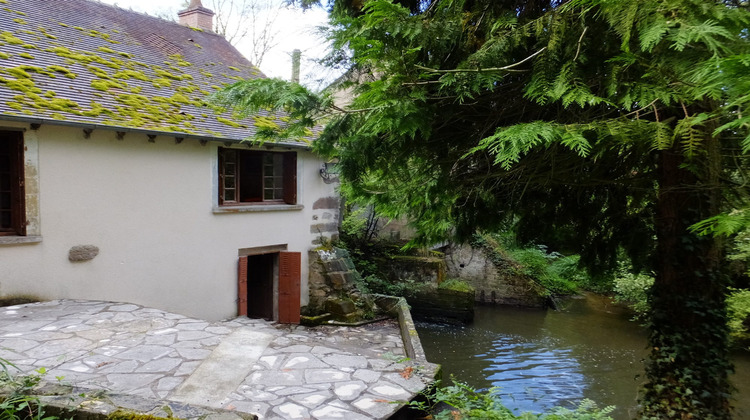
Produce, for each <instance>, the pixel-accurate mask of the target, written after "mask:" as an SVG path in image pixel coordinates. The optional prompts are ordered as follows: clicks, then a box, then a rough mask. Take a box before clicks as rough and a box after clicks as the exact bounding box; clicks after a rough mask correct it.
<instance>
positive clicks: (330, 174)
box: [320, 162, 339, 184]
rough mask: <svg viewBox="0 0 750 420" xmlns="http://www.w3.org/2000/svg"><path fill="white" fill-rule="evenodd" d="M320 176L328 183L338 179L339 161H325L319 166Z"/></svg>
mask: <svg viewBox="0 0 750 420" xmlns="http://www.w3.org/2000/svg"><path fill="white" fill-rule="evenodd" d="M320 177H321V178H323V182H325V183H326V184H330V183H332V182H337V181H338V180H339V163H338V162H326V163H324V164H323V166H322V167H321V168H320Z"/></svg>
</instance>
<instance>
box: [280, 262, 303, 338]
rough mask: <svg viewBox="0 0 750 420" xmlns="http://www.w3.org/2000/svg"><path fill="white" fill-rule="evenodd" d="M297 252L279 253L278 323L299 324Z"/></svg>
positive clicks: (298, 266) (299, 263) (298, 267)
mask: <svg viewBox="0 0 750 420" xmlns="http://www.w3.org/2000/svg"><path fill="white" fill-rule="evenodd" d="M301 261H302V254H301V253H299V252H280V253H279V323H281V324H299V316H300V277H301V275H300V266H301Z"/></svg>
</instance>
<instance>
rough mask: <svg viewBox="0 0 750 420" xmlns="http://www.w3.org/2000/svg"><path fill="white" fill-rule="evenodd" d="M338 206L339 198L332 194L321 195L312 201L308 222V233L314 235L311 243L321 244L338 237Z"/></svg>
mask: <svg viewBox="0 0 750 420" xmlns="http://www.w3.org/2000/svg"><path fill="white" fill-rule="evenodd" d="M340 207H341V200H340V199H339V197H334V196H330V197H322V198H319V199H317V200H316V201H315V202H314V203H313V206H312V210H313V215H312V223H311V224H310V233H312V234H313V235H315V238H314V239H313V241H312V243H313V245H321V244H323V243H324V242H330V241H335V240H337V239H338V238H339V221H340V220H339V219H340V217H339V216H340V214H341V212H340Z"/></svg>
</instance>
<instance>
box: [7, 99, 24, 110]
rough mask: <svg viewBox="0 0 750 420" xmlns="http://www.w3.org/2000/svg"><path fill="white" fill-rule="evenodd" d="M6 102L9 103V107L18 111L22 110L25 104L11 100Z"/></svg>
mask: <svg viewBox="0 0 750 420" xmlns="http://www.w3.org/2000/svg"><path fill="white" fill-rule="evenodd" d="M5 104H6V105H8V106H9V107H11V108H13V109H15V110H16V111H20V110H22V109H23V105H21V104H20V103H18V102H13V101H9V102H6V103H5Z"/></svg>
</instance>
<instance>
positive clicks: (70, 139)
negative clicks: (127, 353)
mask: <svg viewBox="0 0 750 420" xmlns="http://www.w3.org/2000/svg"><path fill="white" fill-rule="evenodd" d="M13 126H16V127H18V126H24V125H21V124H18V123H10V122H2V121H0V127H13ZM25 127H27V128H28V125H25ZM25 137H26V139H27V140H28V141H29V142H30V143H33V144H37V145H38V173H39V175H38V176H39V224H40V226H39V233H40V234H41V236H42V241H41V242H39V243H32V244H12V245H2V246H0V296H6V297H7V296H13V295H19V294H24V295H33V296H37V297H40V298H44V299H56V298H76V299H101V300H112V301H123V302H133V303H138V304H141V305H146V306H151V307H156V308H160V309H164V310H168V311H173V312H177V313H181V314H185V315H190V316H196V317H201V318H205V319H208V320H219V319H225V318H230V317H233V316H235V315H236V310H237V304H236V299H237V284H236V282H237V253H238V250H239V249H241V248H250V247H259V246H267V245H276V244H287V249H288V250H289V251H298V252H301V253H302V267H301V268H302V290H301V296H302V305H305V304H307V299H308V290H307V278H308V261H307V251H308V250H309V249H310V248H311V247H313V245H312V241H313V240H314V239H316V236H317V234H312V233H310V225H311V224H313V223H318V222H316V220H318V219H320V218H321V217H322V214H323V213H324V212H330V210H313V203H314V202H315V200H317V199H318V198H320V197H326V196H332V195H335V191H334V185H329V184H325V183H324V182H323V181H322V179H321V178H320V177H319V176H318V171H319V169H320V165H321V161H320V160H319V159H318V158H317V157H315V156H314V155H313V154H311V153H310V152H308V151H299V152H298V155H297V156H298V157H297V165H298V181H297V187H298V203H300V204H302V206H303V208H302V209H301V210H292V211H271V212H240V213H222V214H217V213H215V212H214V211H213V208H214V206H215V203H216V188H215V184H216V160H217V149H218V147H219V146H220V144H219V143H208V144H206V145H205V146H202V145H200V143H199V142H198V141H195V140H190V139H186V140H184V141H183V142H182V143H181V144H175V141H174V138H172V137H166V136H159V137H157V138H156V142H155V143H149V142H148V139H147V137H146V136H145V135H143V134H135V133H128V134H127V135H126V136H125V138H124V140H117V139H116V134H115V132H114V131H105V130H95V131H94V132H93V133H92V134H91V137H90V138H89V139H85V138H84V136H83V132H82V130H81V129H77V128H70V127H61V126H53V125H42V127H41V128H40V129H39V130H37V131H33V130H26V132H25ZM243 147H244V146H243ZM275 150H284V149H283V148H280V147H277V148H276V149H275ZM75 245H96V246H97V247H99V249H100V253H99V255H98V256H97V257H96V258H94V259H93V260H91V261H86V262H77V263H73V262H70V261H69V260H68V251H69V249H70V248H71V247H72V246H75Z"/></svg>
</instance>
